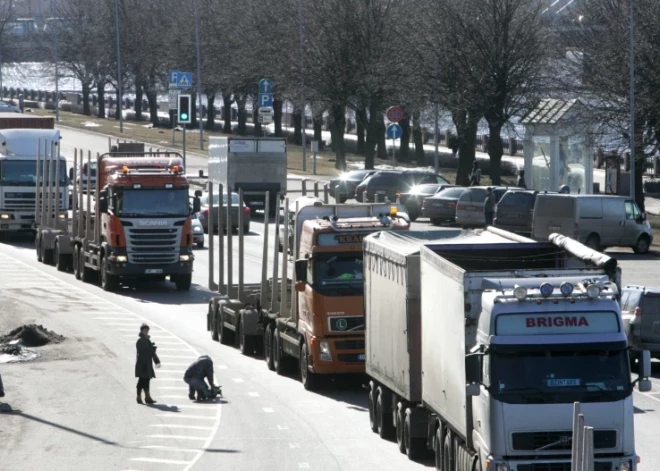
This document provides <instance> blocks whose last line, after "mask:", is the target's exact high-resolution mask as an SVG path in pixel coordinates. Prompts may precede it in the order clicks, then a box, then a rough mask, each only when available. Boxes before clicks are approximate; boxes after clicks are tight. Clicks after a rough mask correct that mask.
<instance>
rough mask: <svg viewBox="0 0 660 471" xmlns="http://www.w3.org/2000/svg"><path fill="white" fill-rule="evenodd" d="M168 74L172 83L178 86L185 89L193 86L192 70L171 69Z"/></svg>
mask: <svg viewBox="0 0 660 471" xmlns="http://www.w3.org/2000/svg"><path fill="white" fill-rule="evenodd" d="M168 75H169V83H170V85H176V88H178V89H184V90H185V89H188V88H192V85H193V74H192V72H181V71H180V70H170V71H169V74H168Z"/></svg>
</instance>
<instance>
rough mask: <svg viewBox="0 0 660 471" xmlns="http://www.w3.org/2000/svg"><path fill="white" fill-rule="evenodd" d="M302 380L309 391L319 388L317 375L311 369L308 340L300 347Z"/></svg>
mask: <svg viewBox="0 0 660 471" xmlns="http://www.w3.org/2000/svg"><path fill="white" fill-rule="evenodd" d="M300 381H301V382H302V385H303V387H304V388H305V389H306V390H307V391H315V390H316V388H317V383H318V381H317V377H316V375H315V374H314V373H312V372H311V371H309V349H308V347H307V342H306V341H303V344H302V346H301V347H300Z"/></svg>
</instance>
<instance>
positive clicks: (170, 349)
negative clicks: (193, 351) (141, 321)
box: [156, 344, 190, 352]
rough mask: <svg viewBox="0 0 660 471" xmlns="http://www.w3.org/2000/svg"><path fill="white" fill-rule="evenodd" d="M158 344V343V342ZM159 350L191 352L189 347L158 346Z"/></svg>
mask: <svg viewBox="0 0 660 471" xmlns="http://www.w3.org/2000/svg"><path fill="white" fill-rule="evenodd" d="M156 345H158V344H156ZM158 350H159V351H161V352H189V351H190V349H189V348H162V347H158Z"/></svg>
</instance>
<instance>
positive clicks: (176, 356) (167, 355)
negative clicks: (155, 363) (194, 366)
mask: <svg viewBox="0 0 660 471" xmlns="http://www.w3.org/2000/svg"><path fill="white" fill-rule="evenodd" d="M158 358H199V356H197V355H192V356H191V355H188V356H184V355H170V354H166V355H158Z"/></svg>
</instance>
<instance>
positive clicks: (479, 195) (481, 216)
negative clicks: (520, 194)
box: [456, 186, 522, 227]
mask: <svg viewBox="0 0 660 471" xmlns="http://www.w3.org/2000/svg"><path fill="white" fill-rule="evenodd" d="M488 188H492V190H493V197H494V198H495V204H497V203H499V201H500V198H502V195H504V193H506V192H507V191H508V190H509V188H506V187H499V186H491V187H488V186H471V187H469V188H468V189H467V190H465V191H464V192H463V194H462V195H461V197H460V198H459V199H458V202H457V203H456V224H457V225H459V226H463V227H484V226H485V225H486V214H485V212H484V210H485V202H486V191H487V190H488ZM517 189H522V188H517Z"/></svg>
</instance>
